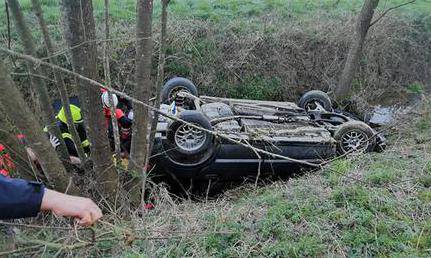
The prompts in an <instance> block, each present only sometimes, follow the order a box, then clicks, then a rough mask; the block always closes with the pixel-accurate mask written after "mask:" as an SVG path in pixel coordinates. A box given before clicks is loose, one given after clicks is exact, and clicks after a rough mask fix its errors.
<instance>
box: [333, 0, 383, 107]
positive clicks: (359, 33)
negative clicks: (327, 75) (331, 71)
mask: <svg viewBox="0 0 431 258" xmlns="http://www.w3.org/2000/svg"><path fill="white" fill-rule="evenodd" d="M378 4H379V0H365V2H364V5H363V6H362V9H361V12H360V13H359V16H358V20H357V21H356V27H355V34H354V36H353V39H352V43H351V45H350V49H349V53H348V54H347V60H346V63H345V64H344V69H343V71H342V73H341V76H340V79H339V82H338V86H337V88H336V89H335V97H336V99H337V100H339V101H340V100H343V99H345V98H346V97H347V96H348V95H349V93H350V90H351V85H352V81H353V78H354V76H355V73H356V70H357V68H358V65H359V59H360V57H361V54H362V49H363V47H364V42H365V37H366V36H367V33H368V29H369V28H370V23H371V20H372V19H373V15H374V11H375V9H376V8H377V5H378Z"/></svg>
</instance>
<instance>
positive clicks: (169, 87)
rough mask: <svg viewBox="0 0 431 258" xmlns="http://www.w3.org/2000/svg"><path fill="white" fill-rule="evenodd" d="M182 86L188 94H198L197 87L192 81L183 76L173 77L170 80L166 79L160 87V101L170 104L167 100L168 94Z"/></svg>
mask: <svg viewBox="0 0 431 258" xmlns="http://www.w3.org/2000/svg"><path fill="white" fill-rule="evenodd" d="M179 87H182V88H184V89H186V90H187V91H188V92H190V94H192V95H194V96H197V95H198V89H197V87H196V86H195V85H194V84H193V82H192V81H190V80H189V79H186V78H183V77H175V78H172V79H170V80H168V81H167V82H166V83H165V84H164V85H163V87H162V89H161V91H160V97H161V103H163V104H167V105H170V104H171V102H170V100H169V95H170V94H171V92H172V91H173V90H175V89H176V88H179Z"/></svg>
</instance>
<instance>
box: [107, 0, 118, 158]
mask: <svg viewBox="0 0 431 258" xmlns="http://www.w3.org/2000/svg"><path fill="white" fill-rule="evenodd" d="M103 59H104V62H103V70H104V72H105V84H106V86H108V87H111V86H112V85H111V71H110V69H111V68H110V65H109V0H105V41H104V43H103ZM108 94H109V95H108V96H109V102H110V107H109V109H110V111H111V123H112V133H113V134H114V144H115V153H116V155H117V158H120V154H121V148H120V135H119V133H118V121H117V118H116V115H115V108H116V107H114V100H113V98H112V94H111V93H108Z"/></svg>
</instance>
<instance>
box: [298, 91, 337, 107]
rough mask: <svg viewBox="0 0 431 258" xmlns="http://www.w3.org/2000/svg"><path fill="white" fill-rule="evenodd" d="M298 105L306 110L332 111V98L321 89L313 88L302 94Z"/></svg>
mask: <svg viewBox="0 0 431 258" xmlns="http://www.w3.org/2000/svg"><path fill="white" fill-rule="evenodd" d="M298 106H299V107H301V108H303V109H305V110H306V111H332V103H331V99H330V98H329V96H328V94H326V93H325V92H323V91H320V90H311V91H308V92H307V93H305V94H304V95H302V97H301V99H300V100H299V104H298Z"/></svg>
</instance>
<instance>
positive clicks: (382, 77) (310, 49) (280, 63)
mask: <svg viewBox="0 0 431 258" xmlns="http://www.w3.org/2000/svg"><path fill="white" fill-rule="evenodd" d="M41 2H42V3H43V8H44V11H45V16H46V19H47V21H48V23H49V24H50V30H51V32H52V35H53V38H54V39H55V41H56V42H57V49H58V50H60V49H64V48H65V47H64V46H65V44H64V42H63V38H62V33H61V30H62V26H61V23H60V19H61V13H60V11H59V6H58V1H56V0H43V1H41ZM20 3H21V5H22V7H23V9H24V11H25V13H26V18H27V20H28V22H29V23H30V24H35V25H36V24H37V22H36V17H35V16H34V15H33V14H32V13H31V1H30V0H23V1H20ZM93 3H94V9H95V15H96V20H97V24H98V27H99V30H98V33H99V35H100V36H99V38H102V37H103V36H102V34H101V33H102V28H103V26H102V18H103V3H104V2H103V1H101V0H95V1H93ZM135 3H136V1H132V0H125V1H111V7H110V8H111V14H112V20H113V25H112V29H111V30H112V35H113V36H112V37H113V38H117V39H118V40H115V41H113V48H114V51H113V54H112V70H113V71H112V74H113V77H114V78H113V81H114V83H115V84H116V85H118V87H119V88H120V89H123V87H125V90H126V91H128V92H130V90H131V89H132V84H129V82H131V81H133V78H134V76H133V73H134V65H133V59H134V41H133V37H134V23H135ZM400 3H403V1H402V0H390V1H381V3H380V5H379V7H378V14H380V13H381V12H382V11H383V10H386V9H387V8H388V7H390V6H395V5H397V4H400ZM3 5H4V3H3V2H1V3H0V9H3V7H4V6H3ZM360 7H361V1H347V0H341V1H336V0H321V1H314V0H308V1H301V0H292V1H285V0H235V1H230V0H217V1H214V0H211V1H200V0H181V1H180V0H175V1H172V2H171V5H170V7H169V11H170V20H169V34H170V37H169V48H168V60H167V63H166V75H167V77H169V76H173V75H180V76H186V77H188V78H191V79H192V80H193V81H194V82H195V83H196V84H197V85H198V86H199V87H200V89H201V92H202V93H204V94H212V95H229V96H231V97H242V98H255V99H274V100H294V99H297V98H298V96H299V95H300V94H301V93H303V92H304V91H305V90H309V89H312V88H313V89H316V88H317V89H323V90H325V91H328V90H330V89H332V88H333V87H334V85H336V82H337V79H338V76H339V74H340V71H341V69H342V64H343V62H344V58H345V54H346V52H347V48H348V46H349V43H350V36H351V31H352V29H353V28H352V26H353V23H354V18H355V15H356V14H357V13H358V11H359V10H360ZM154 13H155V15H154V21H155V49H157V41H158V32H159V14H160V3H159V1H155V12H154ZM429 13H431V4H430V3H429V2H428V1H427V0H418V1H416V3H414V4H410V5H407V6H404V7H402V8H400V9H397V10H394V11H393V12H391V13H390V14H389V15H388V16H387V18H385V19H383V20H382V22H381V23H380V24H379V25H376V26H374V27H373V29H372V30H371V31H370V35H369V41H368V43H367V45H366V48H365V55H364V57H363V58H362V60H361V68H360V70H359V72H358V75H357V77H356V79H355V81H354V87H355V95H356V96H358V97H360V98H362V99H367V100H374V101H376V100H381V99H382V97H381V96H388V95H391V96H395V97H401V96H403V95H405V94H404V93H405V92H404V91H405V88H406V87H407V86H408V85H410V84H413V83H420V84H422V85H425V87H429V86H430V85H429V82H430V81H431V72H430V71H431V62H430V60H431V56H430V55H431V53H430V51H428V49H429V48H430V47H431V36H430V35H431V17H430V15H429ZM376 15H377V14H376ZM0 20H1V21H5V20H6V19H5V14H4V12H0ZM32 28H33V29H34V35H35V36H36V38H37V39H38V41H39V42H40V44H39V45H40V49H39V53H41V54H42V55H43V44H42V39H41V37H40V32H39V30H38V29H37V26H32ZM0 31H1V32H2V33H3V35H5V33H6V22H2V23H1V24H0ZM12 36H13V39H14V40H13V41H12V43H13V46H14V47H16V49H18V50H20V44H19V41H17V40H16V35H15V33H14V28H13V26H12ZM4 42H5V41H4ZM155 52H156V53H155V57H156V54H157V51H155ZM63 60H64V65H65V66H68V67H70V64H69V63H68V60H67V59H63ZM154 60H155V61H156V59H154ZM154 63H156V62H154ZM154 68H155V66H154ZM100 69H102V66H101V65H100ZM17 72H22V71H21V70H19V69H18V71H17ZM100 74H101V75H103V72H102V71H101V72H100ZM18 78H19V79H20V80H24V81H23V84H27V83H26V81H25V80H27V79H26V78H25V77H24V78H23V77H22V76H21V77H18V76H17V77H16V78H15V79H18ZM369 92H373V94H372V96H370V94H369Z"/></svg>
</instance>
